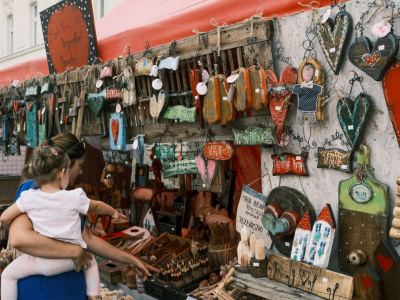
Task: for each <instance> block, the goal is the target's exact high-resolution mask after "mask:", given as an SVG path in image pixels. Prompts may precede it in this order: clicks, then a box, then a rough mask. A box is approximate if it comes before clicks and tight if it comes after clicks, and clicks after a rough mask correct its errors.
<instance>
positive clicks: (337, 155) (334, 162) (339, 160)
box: [317, 147, 353, 173]
mask: <svg viewBox="0 0 400 300" xmlns="http://www.w3.org/2000/svg"><path fill="white" fill-rule="evenodd" d="M352 159H353V153H352V152H351V151H349V152H347V151H343V150H341V149H337V148H332V149H325V148H322V147H318V164H317V168H328V169H335V170H339V171H343V172H348V173H350V172H351V171H352V169H353V168H352Z"/></svg>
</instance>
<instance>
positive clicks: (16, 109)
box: [14, 100, 18, 112]
mask: <svg viewBox="0 0 400 300" xmlns="http://www.w3.org/2000/svg"><path fill="white" fill-rule="evenodd" d="M14 111H15V112H18V101H17V100H14Z"/></svg>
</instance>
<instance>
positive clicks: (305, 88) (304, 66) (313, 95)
mask: <svg viewBox="0 0 400 300" xmlns="http://www.w3.org/2000/svg"><path fill="white" fill-rule="evenodd" d="M324 77H325V72H324V69H323V68H322V66H321V64H320V63H319V61H318V60H316V59H313V58H308V59H305V60H303V62H302V63H301V65H300V67H299V69H298V70H297V81H298V83H299V84H298V85H295V86H294V87H293V91H292V92H293V94H297V95H298V97H299V103H298V107H297V117H296V123H297V124H299V125H304V121H305V118H307V120H308V123H309V125H310V126H312V125H315V124H316V123H317V120H323V119H324V116H325V109H324V106H323V105H322V103H323V98H324V81H325V79H324ZM300 98H301V99H300Z"/></svg>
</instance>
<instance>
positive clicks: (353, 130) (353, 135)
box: [336, 93, 371, 150]
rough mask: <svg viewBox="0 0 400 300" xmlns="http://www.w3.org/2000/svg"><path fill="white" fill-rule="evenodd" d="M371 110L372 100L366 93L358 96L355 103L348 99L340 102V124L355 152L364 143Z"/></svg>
mask: <svg viewBox="0 0 400 300" xmlns="http://www.w3.org/2000/svg"><path fill="white" fill-rule="evenodd" d="M370 108H371V99H370V98H369V96H368V95H367V94H364V93H361V94H360V95H358V96H357V98H356V99H355V100H354V102H353V101H351V100H350V99H348V98H344V99H342V100H339V101H338V104H337V107H336V111H337V115H338V119H339V124H340V127H342V130H343V133H344V135H345V137H346V139H347V142H348V143H349V145H350V146H351V148H352V149H353V150H356V149H357V148H358V146H359V145H360V143H361V142H362V139H363V134H364V130H365V127H366V125H367V121H368V117H369V114H370Z"/></svg>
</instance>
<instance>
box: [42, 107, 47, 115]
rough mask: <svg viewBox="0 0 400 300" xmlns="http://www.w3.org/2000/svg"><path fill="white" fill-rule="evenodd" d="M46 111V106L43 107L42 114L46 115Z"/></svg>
mask: <svg viewBox="0 0 400 300" xmlns="http://www.w3.org/2000/svg"><path fill="white" fill-rule="evenodd" d="M45 111H46V107H43V110H42V115H44V112H45Z"/></svg>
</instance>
